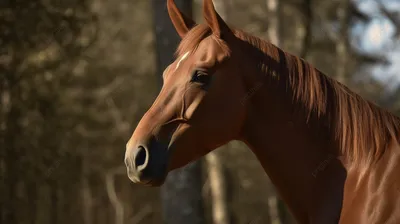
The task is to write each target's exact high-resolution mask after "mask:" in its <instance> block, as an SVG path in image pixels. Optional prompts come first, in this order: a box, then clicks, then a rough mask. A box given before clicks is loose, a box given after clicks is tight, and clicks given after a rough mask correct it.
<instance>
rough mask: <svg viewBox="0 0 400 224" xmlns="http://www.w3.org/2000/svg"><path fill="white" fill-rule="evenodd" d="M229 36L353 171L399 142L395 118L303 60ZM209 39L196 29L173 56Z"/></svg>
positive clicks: (206, 30)
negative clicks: (323, 131)
mask: <svg viewBox="0 0 400 224" xmlns="http://www.w3.org/2000/svg"><path fill="white" fill-rule="evenodd" d="M232 31H233V33H234V34H235V36H236V37H237V38H239V39H240V40H241V41H244V42H246V43H248V44H250V45H251V46H253V47H254V48H255V49H253V50H249V51H248V53H249V54H252V55H253V56H254V58H256V60H259V61H255V63H257V65H259V66H260V69H261V72H262V73H263V74H266V75H268V74H272V73H271V69H272V70H274V71H273V72H276V73H277V74H279V79H278V80H279V81H278V82H280V83H281V84H282V83H283V84H284V86H286V87H288V90H289V91H283V92H284V93H286V94H287V95H288V96H287V97H289V98H290V99H291V100H292V102H291V103H292V105H293V106H294V107H295V108H293V110H294V111H299V110H300V111H302V112H303V113H304V114H306V116H307V117H306V119H307V122H313V123H314V124H317V123H318V124H324V125H326V128H328V130H329V132H330V137H331V139H332V140H333V141H335V142H337V143H338V146H339V147H340V152H341V154H342V155H343V156H347V157H348V158H349V159H350V160H351V161H352V164H353V165H355V166H360V165H361V164H364V165H367V164H371V163H373V162H375V161H377V160H378V159H379V158H380V157H381V156H382V155H383V153H384V152H385V150H386V149H387V148H388V147H389V144H390V143H392V142H393V140H395V141H397V140H398V133H399V130H400V119H399V118H398V117H396V116H394V115H393V114H391V113H390V112H388V111H387V110H385V109H382V108H380V107H378V106H376V105H375V104H373V103H372V102H370V101H368V100H365V99H363V98H362V97H361V96H360V95H358V94H356V93H354V92H352V91H351V90H350V89H348V88H347V87H346V86H344V85H343V84H341V83H339V82H338V81H336V80H334V79H332V78H330V77H328V76H326V75H325V74H323V73H322V72H320V71H319V70H318V69H316V68H314V67H313V66H312V65H311V64H309V63H307V62H306V61H304V60H303V59H301V58H299V57H297V56H294V55H291V54H289V53H287V52H285V51H283V50H281V49H280V48H278V47H276V46H275V45H273V44H271V43H269V42H267V41H264V40H261V39H260V38H258V37H255V36H252V35H250V34H247V33H246V32H243V31H241V30H237V29H232ZM211 33H212V32H211V30H210V28H209V27H208V26H207V25H204V24H200V25H197V26H195V27H194V28H193V29H191V30H190V32H189V33H188V34H187V35H186V36H185V37H184V38H183V40H182V41H181V43H180V45H179V47H178V49H177V52H176V54H177V55H181V54H183V52H186V51H188V50H195V49H196V48H197V47H198V45H199V44H200V42H201V41H202V40H203V39H204V38H206V37H207V36H209V35H210V34H211ZM260 54H262V56H260ZM268 77H271V76H268ZM319 126H320V125H319Z"/></svg>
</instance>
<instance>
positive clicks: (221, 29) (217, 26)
mask: <svg viewBox="0 0 400 224" xmlns="http://www.w3.org/2000/svg"><path fill="white" fill-rule="evenodd" d="M203 16H204V19H205V20H206V21H207V24H208V26H209V27H210V28H211V30H212V32H213V34H214V35H216V36H217V37H219V38H222V35H223V34H227V33H230V32H231V30H230V28H229V27H228V25H227V24H226V23H225V21H224V20H223V19H222V18H221V16H220V15H219V14H218V13H217V11H216V10H215V7H214V4H213V1H212V0H204V4H203Z"/></svg>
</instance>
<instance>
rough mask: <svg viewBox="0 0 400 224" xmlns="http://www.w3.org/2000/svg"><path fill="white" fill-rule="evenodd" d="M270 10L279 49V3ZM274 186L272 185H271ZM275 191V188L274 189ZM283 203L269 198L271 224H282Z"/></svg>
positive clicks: (270, 1)
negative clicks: (281, 208)
mask: <svg viewBox="0 0 400 224" xmlns="http://www.w3.org/2000/svg"><path fill="white" fill-rule="evenodd" d="M267 8H268V15H269V16H268V18H269V19H268V39H269V41H270V42H271V43H273V44H275V45H276V46H278V47H279V45H280V41H279V38H280V37H279V3H278V0H267ZM270 184H271V185H272V183H270ZM273 189H274V188H273ZM282 203H283V202H282V201H281V200H280V199H279V198H278V197H277V196H276V192H275V191H273V192H271V193H270V196H269V197H268V209H269V216H270V223H271V224H281V223H282V221H281V217H280V215H281V214H282V213H283V212H282V211H280V209H279V208H280V207H281V206H280V204H282Z"/></svg>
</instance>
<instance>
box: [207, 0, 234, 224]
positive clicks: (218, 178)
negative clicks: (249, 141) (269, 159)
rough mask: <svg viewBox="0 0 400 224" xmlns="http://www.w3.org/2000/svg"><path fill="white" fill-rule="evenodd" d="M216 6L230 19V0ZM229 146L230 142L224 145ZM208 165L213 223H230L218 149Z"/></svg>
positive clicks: (219, 0) (221, 0) (212, 153)
mask: <svg viewBox="0 0 400 224" xmlns="http://www.w3.org/2000/svg"><path fill="white" fill-rule="evenodd" d="M213 2H214V7H215V9H216V11H217V12H218V14H219V15H220V16H221V17H222V18H223V19H224V20H225V21H228V4H229V3H228V1H223V0H213ZM223 147H224V148H227V147H229V144H228V145H226V146H223ZM205 162H206V165H207V172H208V173H207V180H208V181H207V182H208V184H209V189H210V195H211V208H212V214H211V215H212V220H213V224H229V223H230V220H229V218H230V214H229V212H228V205H227V195H226V193H227V189H226V183H225V176H224V170H223V168H224V167H223V166H222V163H221V160H220V158H219V155H218V153H217V150H215V151H212V152H210V153H209V154H207V155H206V156H205Z"/></svg>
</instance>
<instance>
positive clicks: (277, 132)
mask: <svg viewBox="0 0 400 224" xmlns="http://www.w3.org/2000/svg"><path fill="white" fill-rule="evenodd" d="M250 58H251V57H250ZM251 63H252V62H251V61H249V62H247V63H246V64H247V65H249V66H251ZM253 63H255V62H253ZM257 64H259V63H255V64H253V68H254V67H257ZM258 67H259V66H258ZM263 74H265V71H261V70H260V71H254V74H246V77H245V80H244V82H245V83H246V86H248V87H249V89H248V91H249V93H251V95H250V97H248V99H247V101H248V102H246V105H247V112H248V114H247V118H246V121H245V124H244V127H243V133H242V140H243V141H244V142H245V143H246V144H247V145H248V146H249V148H250V149H251V150H252V151H253V152H254V153H255V155H256V156H257V158H258V160H259V161H260V163H261V165H262V166H263V168H264V170H265V172H266V173H267V174H268V176H269V177H270V179H271V181H272V183H273V184H274V185H275V187H276V188H277V190H278V192H279V194H280V196H281V197H282V198H283V200H284V201H285V202H286V203H287V205H288V206H289V208H290V209H291V211H292V213H293V214H294V215H295V216H296V217H297V219H298V220H303V221H305V222H308V221H309V219H308V217H310V215H311V213H313V212H315V208H317V207H319V206H320V205H321V204H322V202H323V201H325V202H326V200H330V201H332V200H335V199H334V198H328V197H331V196H332V197H333V196H335V197H336V198H337V199H340V198H341V197H340V195H338V194H340V193H341V192H340V190H339V191H338V192H337V193H334V192H336V191H332V189H331V188H336V189H340V186H336V185H333V184H326V183H327V182H326V180H327V179H335V178H339V179H340V180H339V181H337V183H342V182H343V181H344V176H345V169H344V168H343V165H342V163H341V162H340V161H339V160H338V159H336V157H337V150H336V147H335V146H334V144H329V142H328V138H325V136H324V135H316V134H315V132H314V131H313V130H312V128H310V127H309V125H308V124H307V122H306V120H307V118H306V115H305V113H304V116H302V113H301V112H300V113H296V114H297V115H296V116H294V115H293V111H296V110H298V109H296V108H294V106H293V104H292V102H291V101H290V100H288V99H292V97H291V96H289V97H288V96H283V95H284V94H283V92H284V91H279V89H276V88H270V86H268V85H267V84H264V85H263V84H260V83H259V81H256V80H259V79H258V78H257V77H259V76H260V75H263ZM274 75H278V76H284V75H287V74H283V73H282V74H274ZM267 78H269V77H267ZM257 83H258V84H257ZM256 87H257V88H256ZM299 114H300V115H299ZM317 186H318V188H317ZM315 189H319V191H320V193H318V192H316V191H315ZM326 192H331V194H326ZM311 202H312V203H311ZM332 206H340V202H337V203H336V202H334V203H333V205H332ZM331 211H332V209H331Z"/></svg>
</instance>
